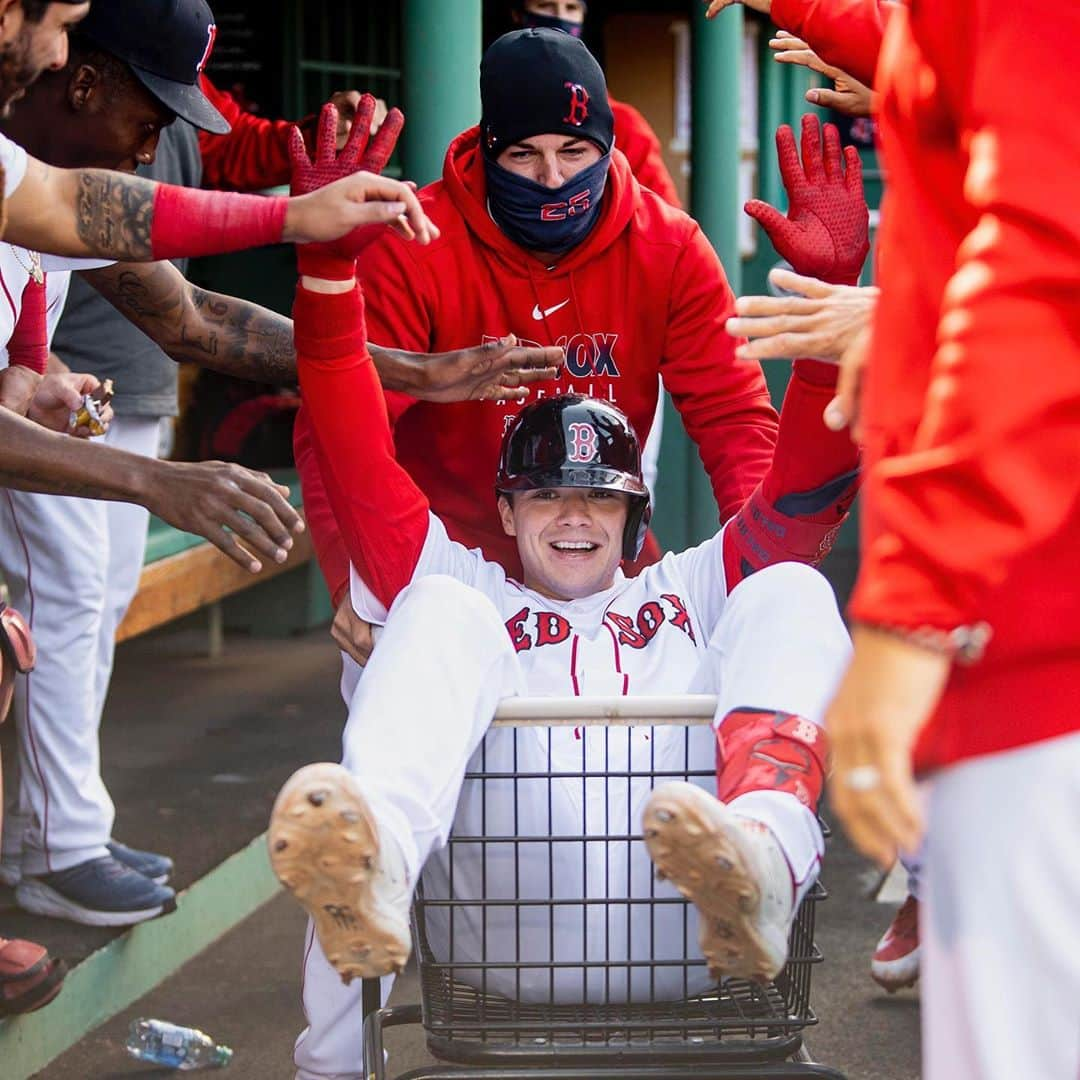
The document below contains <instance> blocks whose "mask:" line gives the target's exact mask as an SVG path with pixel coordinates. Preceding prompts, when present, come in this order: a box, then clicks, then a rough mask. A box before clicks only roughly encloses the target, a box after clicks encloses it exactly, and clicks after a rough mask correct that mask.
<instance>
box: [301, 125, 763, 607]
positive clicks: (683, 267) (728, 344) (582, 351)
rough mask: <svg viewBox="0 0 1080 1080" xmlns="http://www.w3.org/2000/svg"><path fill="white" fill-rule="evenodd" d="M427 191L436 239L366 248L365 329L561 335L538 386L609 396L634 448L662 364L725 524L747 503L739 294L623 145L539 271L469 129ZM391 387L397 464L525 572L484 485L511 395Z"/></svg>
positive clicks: (751, 419)
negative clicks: (644, 181)
mask: <svg viewBox="0 0 1080 1080" xmlns="http://www.w3.org/2000/svg"><path fill="white" fill-rule="evenodd" d="M421 201H422V203H423V204H424V208H425V209H426V211H427V213H428V215H429V216H430V217H431V219H432V220H433V221H434V222H435V223H436V224H437V225H438V226H439V228H440V229H441V230H442V236H441V238H440V239H439V240H437V241H435V242H434V243H433V244H431V245H429V246H427V247H420V246H418V245H416V244H409V243H406V242H404V241H403V240H401V239H400V238H399V237H398V236H397V235H396V234H394V233H392V232H389V231H386V232H384V233H383V235H382V236H381V237H380V238H379V239H378V240H377V241H375V242H374V243H373V244H371V245H370V246H369V247H368V248H367V249H366V250H365V252H364V255H363V257H362V258H361V260H360V263H359V266H358V277H359V279H360V282H361V284H362V285H363V288H364V293H365V295H366V297H367V323H368V332H369V337H370V339H371V340H372V341H376V342H378V343H379V344H381V345H384V346H391V347H396V348H401V349H409V350H413V351H416V352H442V351H444V350H448V349H460V348H465V347H468V346H472V345H476V344H478V343H480V342H482V341H485V340H491V339H494V338H498V337H501V336H503V335H506V334H509V333H513V334H516V335H517V336H518V337H519V338H520V339H522V340H523V341H531V342H535V343H537V344H540V345H560V346H562V347H563V348H564V349H565V350H566V353H567V363H566V367H565V369H564V373H563V376H562V377H561V378H560V379H559V380H558V381H557V382H553V383H546V384H540V385H539V386H537V387H534V392H533V397H534V398H536V397H538V396H541V395H550V394H557V393H572V392H576V393H584V394H591V395H593V396H596V397H599V398H604V399H606V400H609V401H613V402H615V403H616V404H617V405H618V406H619V407H620V408H621V409H623V411H624V412H626V414H627V415H628V416H629V418H630V420H631V422H632V423H633V425H634V427H635V429H636V430H637V433H638V436H639V437H640V438H641V440H642V442H644V440H645V439H646V437H647V436H648V433H649V429H650V427H651V425H652V420H653V416H654V413H655V409H656V401H657V393H658V388H657V374H658V373H660V374H662V375H663V377H664V385H665V387H666V388H667V390H668V391H669V392H670V394H671V395H672V398H673V399H674V402H675V405H676V407H677V408H678V409H679V412H680V413H681V415H682V419H683V422H684V424H685V425H686V429H687V431H688V432H689V434H690V437H691V438H692V439H693V440H694V442H695V443H696V444H697V446H698V449H699V452H700V453H701V457H702V460H703V462H704V464H705V469H706V471H707V472H708V474H709V476H710V479H711V481H712V485H713V491H714V493H715V495H716V501H717V504H718V506H719V510H720V518H721V519H722V520H726V519H727V518H729V517H731V516H732V515H733V514H734V513H735V511H736V510H738V509H739V507H740V506H741V505H742V504H743V502H744V501H745V500H746V499H747V497H748V496H749V495H750V493H751V492H752V491H753V490H754V488H755V486H756V485H757V484H758V482H759V481H760V480H761V479H762V477H763V476H764V474H765V472H766V469H767V468H768V465H769V462H770V460H771V458H772V452H773V446H774V444H775V442H776V430H777V416H776V412H775V410H774V409H773V407H772V405H771V404H770V400H769V393H768V390H767V389H766V386H765V380H764V377H763V375H762V372H761V366H760V365H759V364H758V363H757V362H756V361H745V360H739V359H737V358H736V357H735V354H734V352H735V347H736V345H737V344H738V342H737V341H736V340H735V339H734V338H731V337H729V336H728V335H727V334H726V333H725V332H724V322H725V320H726V319H727V318H728V317H729V316H730V315H732V314H733V304H734V298H733V296H732V293H731V289H730V288H729V287H728V283H727V279H726V277H725V276H724V271H723V268H722V267H721V265H720V261H719V259H717V257H716V253H715V252H714V251H713V249H712V247H711V245H710V244H709V242H708V240H707V239H706V238H705V235H704V233H702V231H701V228H700V227H699V226H698V225H697V223H696V222H694V221H693V220H692V219H691V218H689V217H688V216H687V215H686V214H684V213H682V212H681V211H679V210H675V209H674V208H672V207H671V206H669V205H668V204H667V203H665V202H664V201H663V199H661V198H660V197H659V196H658V195H656V194H654V193H653V192H651V191H647V190H644V189H642V188H641V187H640V186H639V184H638V182H637V181H636V180H635V179H634V177H633V175H632V174H631V171H630V167H629V165H628V164H627V161H626V158H625V157H624V156H623V155H622V153H621V152H619V151H618V150H615V151H614V152H613V153H612V162H611V169H610V172H609V175H608V182H607V189H606V192H605V194H604V201H603V205H602V206H601V208H600V214H599V220H598V221H597V223H596V225H595V226H594V228H593V230H592V232H590V234H589V235H588V237H587V238H586V239H585V240H584V241H583V242H582V243H581V244H579V245H578V246H577V247H576V248H574V249H573V250H572V251H570V252H568V253H567V254H566V255H565V256H564V257H563V258H562V259H561V260H560V261H559V262H558V263H557V264H555V265H554V266H551V267H545V266H544V264H543V263H541V262H540V261H538V260H537V259H536V258H535V257H533V256H532V255H530V254H529V253H528V252H527V251H525V250H524V249H523V248H521V247H519V246H517V245H516V244H514V243H513V242H512V241H511V240H509V239H508V238H507V237H506V236H505V235H504V234H503V232H502V231H501V230H500V229H499V227H498V226H497V225H496V224H495V222H494V221H493V220H492V219H491V217H490V216H489V214H488V212H487V207H486V185H485V178H484V169H483V163H482V161H481V156H480V152H479V148H478V129H477V128H472V129H470V130H468V131H466V132H464V133H462V134H461V135H459V136H458V137H457V138H456V139H455V140H454V141H453V143H451V145H450V147H449V149H448V151H447V155H446V163H445V166H444V171H443V179H442V180H441V181H437V182H436V183H434V184H431V185H429V186H428V187H426V188H424V189H423V191H422V192H421ZM387 399H388V404H389V408H390V412H391V416H392V418H394V419H396V421H397V423H396V429H395V441H396V444H397V456H398V460H399V461H400V462H401V464H402V465H403V466H404V467H405V469H406V470H407V471H408V472H409V473H410V475H411V476H412V477H413V479H414V480H415V481H416V483H417V484H418V485H419V487H420V488H421V490H422V491H423V492H424V493H425V495H427V497H428V499H429V500H430V502H431V507H432V510H433V511H434V512H435V513H436V514H438V515H439V517H440V518H441V519H442V520H443V522H444V524H445V525H446V527H447V530H448V531H449V533H450V535H451V536H452V537H453V538H454V539H456V540H459V541H460V542H462V543H464V544H467V545H469V546H476V547H480V548H482V549H483V551H484V554H485V556H487V557H488V558H489V559H494V560H497V561H498V562H500V563H502V565H503V566H504V567H505V568H506V569H507V571H508V572H509V573H510V574H511V575H512V576H515V577H519V576H520V573H521V567H520V564H519V561H518V555H517V550H516V547H515V544H514V541H513V540H512V539H511V538H509V537H507V536H505V535H504V533H503V531H502V527H501V525H500V523H499V519H498V515H497V514H496V510H495V495H494V491H493V488H492V482H493V479H492V478H493V472H494V463H495V462H496V461H497V459H498V452H499V445H500V443H501V440H502V435H503V432H504V431H505V430H506V425H507V423H508V421H509V419H510V418H511V417H512V416H514V415H516V413H517V412H518V407H517V406H515V405H513V404H508V403H506V402H466V403H462V404H456V405H432V404H428V403H425V402H414V401H413V400H412V399H411V398H407V397H405V396H404V395H400V394H388V395H387ZM300 416H301V418H300V419H299V421H298V425H297V426H298V433H297V448H296V449H297V465H298V467H299V469H300V475H301V479H302V482H303V486H304V504H305V507H306V508H307V510H308V514H309V521H310V525H311V532H312V538H313V540H314V541H315V546H316V549H317V551H318V554H319V559H320V563H321V564H322V566H323V569H324V572H325V573H326V574H327V579H328V581H330V582H331V585H332V590H333V591H335V592H338V591H339V589H340V586H341V585H342V584H343V583H344V581H345V579H346V578H347V567H348V561H347V557H346V555H345V551H344V547H343V545H342V544H341V542H340V539H339V538H337V537H336V536H335V535H334V532H335V530H334V529H333V514H332V512H331V511H330V509H329V503H328V500H327V498H326V493H325V489H324V488H323V484H322V478H321V476H320V474H319V468H318V463H317V460H316V459H315V456H314V454H313V453H312V452H311V444H310V438H311V433H310V430H309V428H308V425H307V422H306V418H304V413H303V410H301V414H300ZM334 582H336V583H337V588H334V584H333V583H334Z"/></svg>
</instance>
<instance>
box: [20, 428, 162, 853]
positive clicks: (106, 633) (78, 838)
mask: <svg viewBox="0 0 1080 1080" xmlns="http://www.w3.org/2000/svg"><path fill="white" fill-rule="evenodd" d="M158 428H159V421H158V419H157V418H156V417H142V416H136V417H126V418H124V417H119V416H118V417H116V418H115V419H114V420H113V422H112V424H111V425H110V427H109V431H108V432H107V434H106V435H105V436H104V440H105V442H106V443H108V444H110V445H111V446H116V447H119V448H121V449H123V450H129V451H131V452H132V453H136V454H141V455H143V456H146V457H154V456H156V454H157V447H158ZM148 517H149V514H148V512H147V511H146V510H145V509H144V508H143V507H141V506H135V505H133V504H131V503H119V502H99V501H96V500H93V499H79V498H74V497H69V496H62V495H35V494H30V493H27V492H22V491H7V490H5V491H3V492H0V566H2V567H3V572H4V578H5V580H6V581H7V583H8V587H9V589H10V591H11V605H12V606H13V607H15V608H17V609H18V610H19V611H20V612H22V614H23V615H24V616H25V617H26V618H27V619H28V620H29V621H30V625H31V628H32V629H33V633H34V640H35V642H36V643H37V667H36V668H35V669H34V671H32V672H31V673H30V674H29V675H26V676H20V677H19V679H18V680H17V681H16V684H15V699H14V705H13V707H12V713H13V715H14V718H15V723H16V730H17V735H18V757H17V762H18V783H17V784H15V785H12V790H11V792H10V795H9V798H10V799H11V802H12V806H11V808H10V810H9V812H8V813H6V814H5V816H4V838H3V845H4V853H5V856H6V861H14V859H15V858H16V857H17V854H16V853H17V852H19V851H20V850H21V852H22V856H21V864H22V872H23V873H24V874H42V873H48V872H51V871H56V870H64V869H67V868H68V867H70V866H75V865H77V864H78V863H81V862H83V861H85V860H86V859H92V858H97V857H99V856H102V855H107V854H108V851H107V850H106V848H105V844H106V843H107V842H108V840H109V838H110V836H111V834H112V826H113V818H114V816H115V812H114V809H113V803H112V799H111V798H110V797H109V793H108V791H107V790H106V789H105V784H104V782H103V781H102V779H101V761H100V751H99V744H98V728H99V727H100V724H101V714H102V709H103V708H104V705H105V696H106V694H107V693H108V689H109V679H110V677H111V675H112V664H113V651H114V638H115V636H116V628H117V627H118V626H119V624H120V621H121V619H123V617H124V613H125V612H126V611H127V608H128V604H130V603H131V598H132V597H133V596H134V595H135V590H136V589H137V588H138V584H139V575H140V573H141V571H142V564H143V555H144V553H145V550H146V525H147V519H148Z"/></svg>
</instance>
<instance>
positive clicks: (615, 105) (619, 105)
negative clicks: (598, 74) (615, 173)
mask: <svg viewBox="0 0 1080 1080" xmlns="http://www.w3.org/2000/svg"><path fill="white" fill-rule="evenodd" d="M611 111H612V112H613V113H614V115H615V146H616V147H617V148H618V149H619V150H621V151H622V152H623V153H624V154H625V155H626V160H627V161H628V162H629V163H630V171H631V172H632V173H633V174H634V176H635V177H636V178H637V182H638V183H639V184H641V185H642V186H643V187H647V188H648V189H649V190H650V191H655V192H656V194H657V195H659V196H660V198H661V199H663V200H664V202H666V203H669V204H670V205H671V206H674V207H675V208H676V209H677V210H681V209H682V202H681V201H680V200H679V193H678V191H677V190H676V189H675V181H674V180H673V179H672V178H671V173H669V172H668V170H667V166H666V165H665V164H664V157H663V154H662V153H661V152H660V140H659V139H658V138H657V137H656V133H655V132H654V131H653V129H652V128H651V127H650V126H649V122H648V120H646V119H645V117H644V116H642V115H641V113H639V112H638V111H637V109H635V108H634V107H633V105H627V104H626V102H624V101H613V102H612V103H611Z"/></svg>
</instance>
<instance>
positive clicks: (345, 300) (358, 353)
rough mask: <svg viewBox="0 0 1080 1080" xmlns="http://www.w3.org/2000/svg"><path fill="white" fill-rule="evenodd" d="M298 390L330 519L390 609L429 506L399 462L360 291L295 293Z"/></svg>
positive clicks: (412, 565)
mask: <svg viewBox="0 0 1080 1080" xmlns="http://www.w3.org/2000/svg"><path fill="white" fill-rule="evenodd" d="M293 323H294V328H295V329H294V333H295V336H296V367H297V371H298V373H299V376H300V390H301V393H302V394H303V395H304V401H305V405H306V407H307V410H308V413H309V415H310V420H311V424H312V427H313V429H314V431H315V432H317V437H316V438H315V439H314V440H313V442H314V447H315V456H316V458H317V459H318V464H319V469H320V471H321V473H322V476H323V479H324V480H325V481H326V488H327V493H328V495H329V499H330V505H331V507H332V508H333V515H334V518H335V520H336V521H337V523H338V525H339V527H340V529H341V534H342V537H343V539H344V541H345V548H346V550H347V551H348V553H349V558H350V560H351V562H352V565H353V566H354V567H355V568H356V572H357V573H358V574H359V575H360V577H361V578H362V579H363V581H364V583H365V584H366V585H367V587H368V588H369V589H370V590H371V591H372V593H374V594H375V596H376V597H377V598H378V600H379V602H380V603H382V604H383V605H384V606H386V607H389V606H390V605H391V604H392V603H393V601H394V598H395V597H396V596H397V594H398V593H399V592H401V590H402V589H404V588H405V586H407V585H408V584H409V582H410V581H411V580H412V576H413V573H414V571H415V569H416V564H417V562H418V561H419V558H420V554H421V552H422V551H423V547H424V541H425V539H426V537H427V533H428V521H429V513H428V501H427V499H426V498H425V497H424V495H423V493H422V492H421V491H420V490H419V489H418V488H417V486H416V485H415V484H414V483H413V482H412V479H411V477H410V476H409V474H408V473H407V472H406V471H405V470H404V469H403V468H401V466H400V465H399V464H398V463H397V459H396V457H395V455H394V441H393V436H392V434H391V432H390V424H389V421H388V419H387V415H386V405H385V402H384V401H383V394H382V387H381V385H380V384H379V377H378V374H377V373H376V371H375V365H374V364H373V363H372V361H371V356H370V355H369V354H368V351H367V341H366V334H365V330H364V301H363V294H362V293H361V291H360V289H359V288H356V289H353V290H352V292H348V293H339V294H335V295H326V294H322V293H313V292H309V291H308V290H307V289H304V288H303V287H302V286H298V287H297V290H296V302H295V304H294V305H293Z"/></svg>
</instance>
